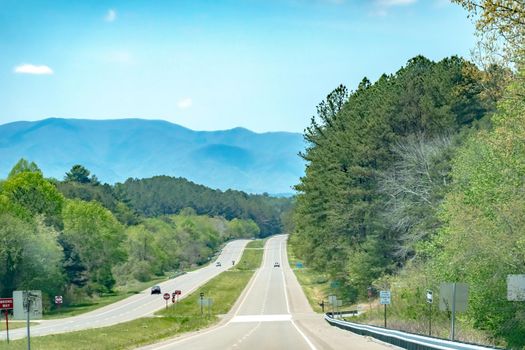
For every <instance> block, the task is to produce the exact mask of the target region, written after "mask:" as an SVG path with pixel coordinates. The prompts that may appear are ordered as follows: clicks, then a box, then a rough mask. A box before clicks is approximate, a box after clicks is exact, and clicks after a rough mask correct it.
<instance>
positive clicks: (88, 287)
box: [0, 159, 291, 309]
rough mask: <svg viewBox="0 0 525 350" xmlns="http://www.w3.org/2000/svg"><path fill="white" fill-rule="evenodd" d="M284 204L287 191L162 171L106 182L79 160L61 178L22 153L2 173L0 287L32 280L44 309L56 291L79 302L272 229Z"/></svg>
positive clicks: (7, 291) (7, 290)
mask: <svg viewBox="0 0 525 350" xmlns="http://www.w3.org/2000/svg"><path fill="white" fill-rule="evenodd" d="M148 186H149V187H148ZM150 188H151V190H150ZM155 197H157V199H155ZM153 203H160V204H158V206H154V205H153ZM226 203H228V204H226ZM149 205H151V209H147V208H148V206H149ZM290 206H291V199H277V198H271V197H269V196H266V195H261V196H254V195H248V194H246V193H243V192H237V191H227V192H224V193H222V192H220V191H215V190H211V189H208V188H206V187H204V186H198V185H195V184H193V183H191V182H189V181H187V180H185V179H173V178H168V177H159V178H153V179H146V180H136V179H135V180H129V181H128V182H126V184H117V185H115V186H111V185H108V184H101V183H100V182H99V181H98V179H97V177H96V176H95V175H92V174H91V173H90V171H89V170H88V169H86V168H85V167H83V166H82V165H75V166H73V167H72V168H71V170H70V171H69V172H67V173H66V174H65V176H64V179H63V180H62V181H59V180H56V179H47V178H45V177H44V175H43V174H42V171H41V170H40V169H39V168H38V166H37V165H36V164H35V163H33V162H29V161H27V160H25V159H21V160H20V161H19V162H18V163H17V164H16V165H15V166H14V167H13V169H12V170H11V172H10V173H9V175H8V177H7V179H5V180H1V181H0V223H1V225H0V281H2V284H1V285H0V295H2V296H10V295H11V293H12V291H14V290H21V289H39V290H42V293H43V295H44V307H45V308H46V309H49V308H50V307H51V303H50V301H51V300H50V298H51V297H52V296H54V295H64V300H65V304H69V303H78V302H80V301H83V300H88V299H89V298H92V297H96V296H98V295H102V294H105V293H111V292H112V291H113V290H114V288H115V287H116V286H119V285H125V284H127V283H129V282H130V281H134V280H135V281H140V282H146V281H149V280H151V279H152V278H155V277H159V276H165V275H172V274H175V273H180V272H182V271H185V270H187V269H189V268H194V267H196V266H199V265H202V264H205V263H207V262H208V261H209V260H210V258H211V257H212V256H213V255H214V254H215V253H217V251H218V250H219V249H220V247H221V245H222V244H223V243H225V242H226V241H228V240H230V239H235V238H255V237H260V236H264V235H268V234H269V233H273V232H275V231H276V230H279V229H280V227H281V226H282V223H281V215H284V214H285V211H286V210H289V208H290ZM221 208H225V209H221ZM257 222H260V223H263V225H261V226H262V227H264V229H265V230H266V231H263V230H262V229H261V228H260V226H259V225H258V224H257ZM268 230H270V231H268ZM271 230H273V231H271Z"/></svg>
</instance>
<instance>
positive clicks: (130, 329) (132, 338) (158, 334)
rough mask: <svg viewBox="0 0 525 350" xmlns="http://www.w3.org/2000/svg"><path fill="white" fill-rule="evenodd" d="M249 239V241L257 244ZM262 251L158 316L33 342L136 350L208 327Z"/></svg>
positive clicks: (52, 349) (15, 344)
mask: <svg viewBox="0 0 525 350" xmlns="http://www.w3.org/2000/svg"><path fill="white" fill-rule="evenodd" d="M255 242H257V241H254V242H250V243H249V244H248V247H251V246H250V244H252V243H255ZM262 255H263V250H261V249H249V250H245V251H244V253H243V256H242V258H241V260H240V261H239V263H238V264H237V266H239V267H241V266H242V267H243V268H244V269H240V268H232V269H231V270H229V271H227V272H224V273H221V274H220V275H219V276H217V277H215V278H213V279H211V280H210V281H209V282H208V283H206V284H205V285H203V286H202V287H201V288H199V289H198V290H196V291H195V292H194V293H192V294H190V295H188V296H187V297H186V298H184V299H183V300H182V301H181V302H180V303H179V304H177V305H175V306H172V307H170V308H168V310H162V311H159V312H158V313H157V316H158V317H151V318H141V319H138V320H134V321H130V322H125V323H121V324H118V325H115V326H110V327H105V328H98V329H88V330H84V331H78V332H71V333H64V334H57V335H49V336H44V337H35V338H32V340H31V344H32V345H33V347H34V348H35V349H39V350H57V349H79V350H92V349H93V348H94V344H96V349H100V350H113V349H133V348H135V347H137V346H141V345H146V344H151V343H155V342H158V341H160V340H162V339H165V338H169V337H173V336H175V335H177V334H181V333H185V332H190V331H194V330H198V329H202V328H205V327H208V326H210V325H212V324H214V323H216V322H217V321H218V320H219V318H218V315H220V314H224V313H226V312H228V311H229V310H230V309H231V307H232V306H233V304H234V303H235V301H236V300H237V299H238V298H239V296H240V294H241V292H242V291H243V289H244V287H245V286H246V284H247V283H248V281H249V280H250V278H251V276H252V275H253V273H254V270H255V269H256V268H257V267H259V266H260V264H261V261H262ZM244 261H246V262H244ZM200 292H204V293H205V297H211V298H213V301H214V303H213V305H212V308H211V315H210V316H205V317H201V314H200V306H199V305H198V303H197V300H198V297H199V293H200ZM26 344H27V340H26V339H20V340H15V341H12V342H11V343H10V344H9V345H7V344H6V342H5V341H3V342H0V349H6V350H17V349H25V348H26V346H27V345H26Z"/></svg>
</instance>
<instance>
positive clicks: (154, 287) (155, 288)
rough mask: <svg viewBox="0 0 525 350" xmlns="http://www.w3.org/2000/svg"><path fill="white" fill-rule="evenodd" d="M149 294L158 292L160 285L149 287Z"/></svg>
mask: <svg viewBox="0 0 525 350" xmlns="http://www.w3.org/2000/svg"><path fill="white" fill-rule="evenodd" d="M151 294H160V286H153V287H151Z"/></svg>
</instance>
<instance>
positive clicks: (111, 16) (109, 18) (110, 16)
mask: <svg viewBox="0 0 525 350" xmlns="http://www.w3.org/2000/svg"><path fill="white" fill-rule="evenodd" d="M116 19H117V11H116V10H114V9H109V10H108V12H107V13H106V16H104V20H105V21H106V22H114V21H115V20H116Z"/></svg>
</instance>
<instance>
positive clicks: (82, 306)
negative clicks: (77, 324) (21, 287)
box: [43, 277, 168, 320]
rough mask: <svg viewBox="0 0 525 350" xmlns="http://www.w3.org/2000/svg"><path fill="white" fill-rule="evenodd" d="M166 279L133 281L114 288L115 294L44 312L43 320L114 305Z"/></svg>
mask: <svg viewBox="0 0 525 350" xmlns="http://www.w3.org/2000/svg"><path fill="white" fill-rule="evenodd" d="M167 278H168V277H159V278H156V279H153V280H151V281H148V282H137V281H134V282H133V283H130V284H128V285H126V286H121V287H118V288H116V290H115V293H111V294H106V295H102V296H99V297H95V298H92V299H88V300H85V301H83V302H79V303H75V304H71V305H67V306H63V307H60V308H57V309H53V310H51V311H48V312H46V313H45V314H44V315H43V318H44V319H45V320H51V319H56V318H64V317H71V316H77V315H80V314H83V313H86V312H90V311H93V310H96V309H98V308H101V307H104V306H106V305H109V304H113V303H116V302H117V301H120V300H122V299H125V298H127V297H130V296H132V295H134V294H137V293H140V292H142V291H143V290H144V289H147V288H148V287H151V286H153V285H155V284H157V283H160V282H163V281H165V280H166V279H167Z"/></svg>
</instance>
